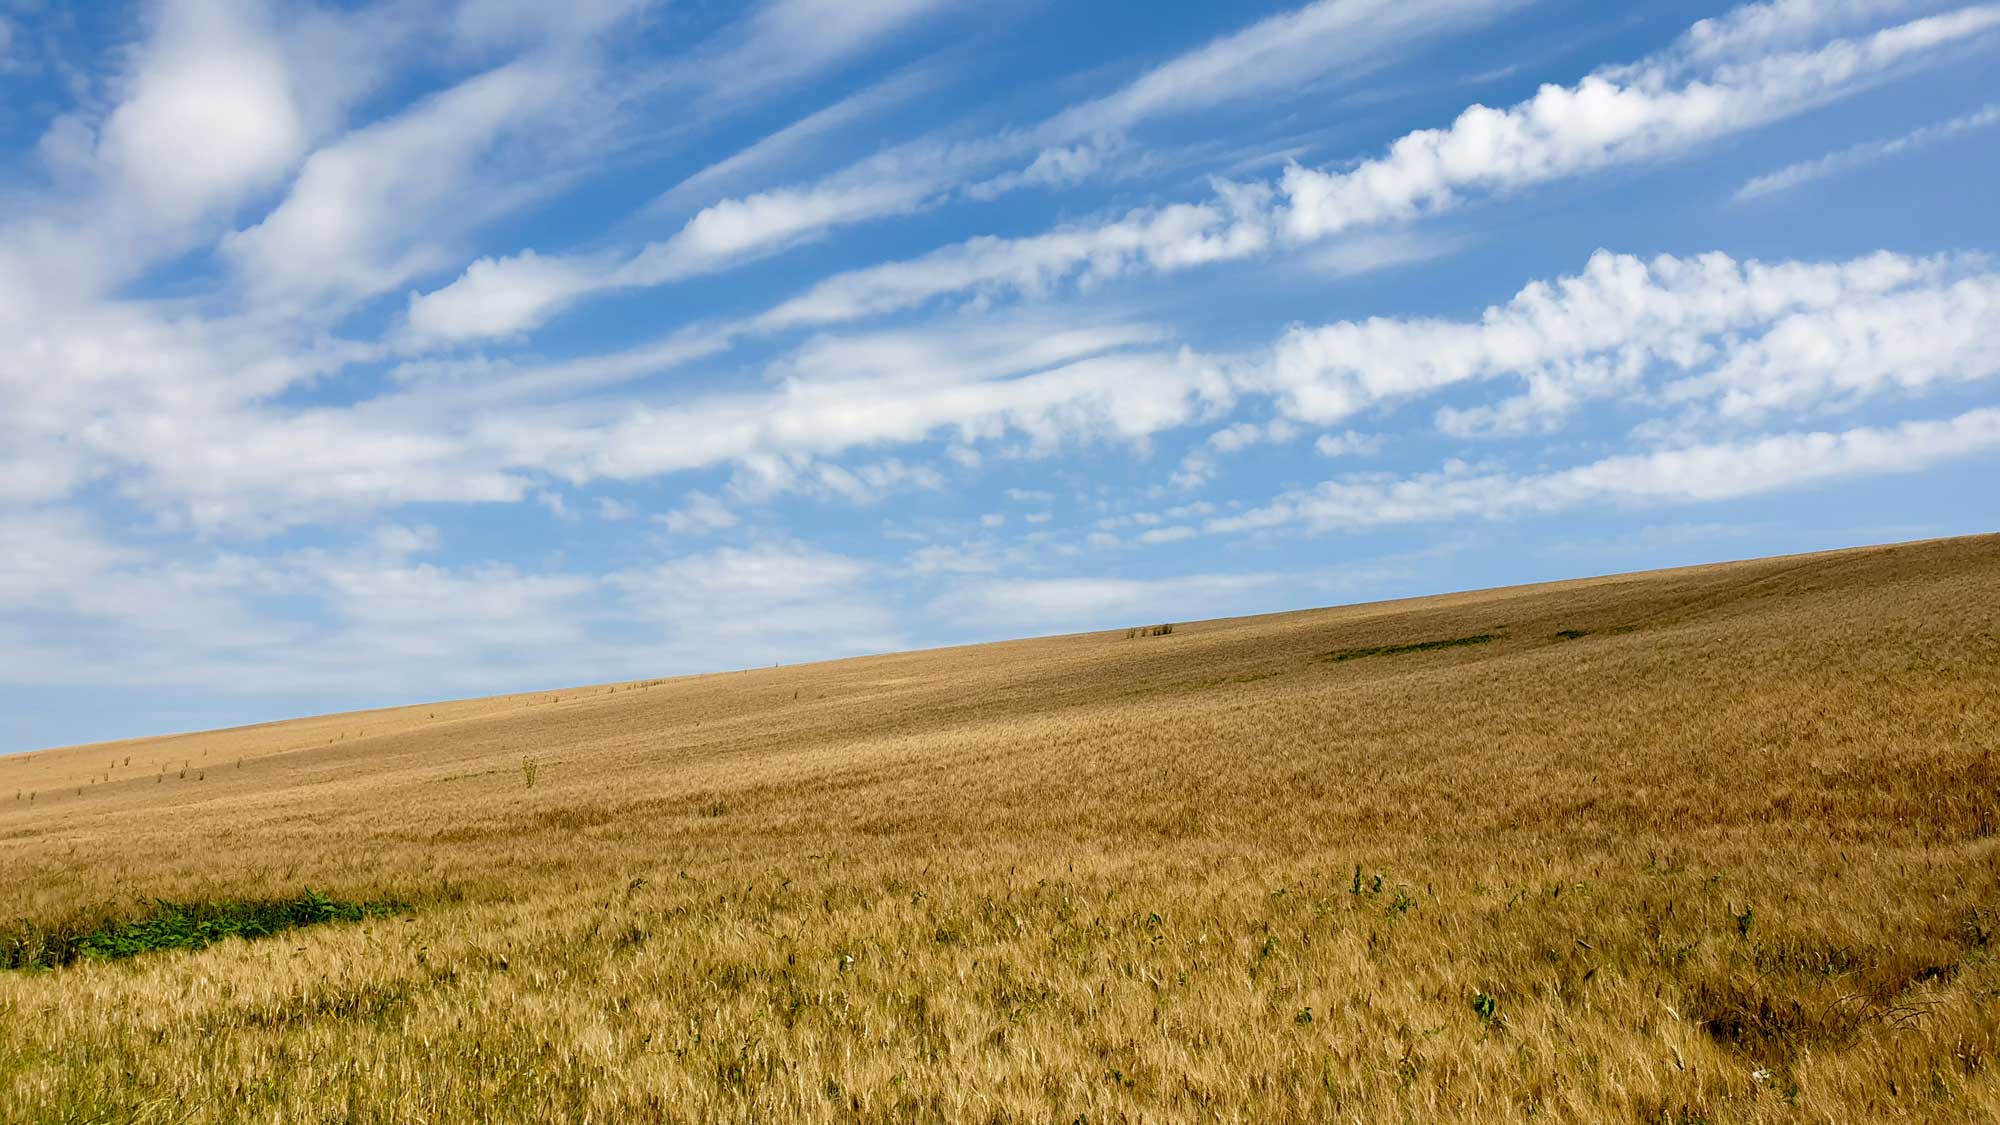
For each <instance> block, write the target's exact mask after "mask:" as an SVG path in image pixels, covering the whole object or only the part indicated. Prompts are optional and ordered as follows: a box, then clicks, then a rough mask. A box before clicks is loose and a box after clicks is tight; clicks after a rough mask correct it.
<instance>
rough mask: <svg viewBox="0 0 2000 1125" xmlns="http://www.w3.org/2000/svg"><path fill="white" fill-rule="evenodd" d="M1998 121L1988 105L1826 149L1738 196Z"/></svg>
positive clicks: (1998, 108)
mask: <svg viewBox="0 0 2000 1125" xmlns="http://www.w3.org/2000/svg"><path fill="white" fill-rule="evenodd" d="M1994 125H2000V105H1989V106H1986V107H1985V108H1983V109H1980V110H1979V111H1977V112H1975V113H1967V114H1962V115H1960V116H1958V117H1953V118H1951V119H1949V120H1946V121H1940V122H1938V123H1937V124H1935V125H1925V126H1922V127H1921V128H1917V129H1912V130H1910V131H1909V132H1907V133H1904V134H1903V135H1902V136H1900V137H1893V138H1891V139H1889V140H1886V141H1864V142H1862V143H1861V144H1857V145H1851V146H1849V147H1847V148H1844V149H1841V150H1840V151H1838V152H1830V153H1828V154H1826V155H1825V156H1822V157H1819V158H1817V159H1815V160H1803V161H1800V162H1799V163H1797V164H1787V165H1786V166H1784V167H1783V168H1780V169H1778V170H1777V171H1775V172H1766V173H1765V174H1763V175H1761V176H1758V177H1756V178H1755V179H1752V180H1748V181H1746V182H1745V183H1744V185H1743V186H1742V187H1740V188H1738V189H1736V198H1737V199H1738V200H1749V199H1758V198H1761V197H1763V196H1767V195H1776V194H1777V193H1779V192H1784V191H1791V190H1793V189H1795V188H1800V187H1804V186H1805V185H1807V184H1810V183H1813V182H1815V181H1818V180H1824V179H1826V178H1827V177H1829V176H1837V175H1839V174H1841V173H1842V172H1850V171H1853V170H1854V169H1856V168H1863V167H1866V166H1868V165H1870V164H1874V163H1877V162H1879V161H1883V160H1887V159H1889V158H1891V157H1894V156H1900V155H1901V154H1903V153H1905V152H1912V151H1915V150H1917V149H1920V148H1927V147H1929V146H1931V145H1934V144H1938V143H1940V142H1942V141H1948V140H1951V139H1952V138H1954V137H1958V136H1961V135H1963V134H1965V133H1970V132H1973V131H1974V130H1977V129H1986V128H1990V127H1992V126H1994Z"/></svg>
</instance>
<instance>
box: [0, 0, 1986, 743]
mask: <svg viewBox="0 0 2000 1125" xmlns="http://www.w3.org/2000/svg"><path fill="white" fill-rule="evenodd" d="M1996 61H2000V4H1994V3H1971V4H1967V3H1962V2H1957V3H1952V2H1947V3H1934V2H1928V0H1767V2H1762V3H1750V4H1744V5H1739V6H1733V7H1732V6H1729V5H1727V4H1722V3H1695V2H1687V0H1672V2H1663V3H1654V4H1645V5H1614V4H1602V3H1596V2H1581V0H1320V2H1318V3H1311V4H1306V5H1304V6H1288V5H1283V4H1256V3H1243V4H1229V5H1220V4H1166V3H1157V2H1153V3H1143V4H1141V3H1113V2H1099V3H1088V4H1057V3H1049V2H1040V3H1037V2H1024V3H1009V4H969V3H954V2H951V0H761V2H757V3H752V4H748V5H740V6H739V5H729V4H722V3H692V2H690V3H679V4H676V3H671V2H660V3H648V2H646V0H571V2H569V3H565V4H560V5H548V4H543V3H540V2H538V0H456V2H454V0H383V2H378V3H373V4H320V5H315V4H310V3H303V2H299V3H290V2H287V3H254V2H250V0H164V2H159V3H147V4H139V5H129V6H128V5H98V6H91V5H67V4H57V3H50V2H46V0H0V87H4V90H5V98H4V99H0V146H4V151H5V156H4V159H0V750H10V749H12V750H19V749H29V748H33V747H37V746H44V745H54V744H61V743H69V742H77V741H87V740H96V739H104V738H112V737H119V736H126V735H135V734H146V733H156V732H162V731H165V730H170V729H189V728H197V727H205V726H215V725H224V724H233V723H241V722H251V721H258V720H263V719H270V718H278V717H284V716H288V715H293V714H299V713H304V712H312V711H324V710H336V709H347V708H356V707H365V706H376V705H386V704H392V703H399V702H411V701H417V700H423V699H431V698H440V697H450V696H463V695H472V694H484V693H491V692H500V691H508V690H521V689H531V688H539V687H550V686H557V685H563V684H572V683H584V682H595V681H605V680H612V679H623V678H638V677H651V676H660V675H667V674H674V673H682V672H694V671H704V670H720V669H729V668H739V667H747V666H756V665H768V664H771V663H774V662H779V661H783V662H793V661H800V660H808V659H817V658H823V657H832V656H841V655H848V654H852V653H859V652H871V651H882V650H890V649H899V648H906V647H916V646H929V645H939V644H952V643H960V642H970V641H980V640H990V639H998V638H1004V637H1012V636H1021V635H1029V634H1037V633H1049V632H1068V631H1076V630H1083V629H1093V628H1106V627H1120V626H1126V625H1133V624H1140V623H1144V622H1150V621H1157V620H1188V619H1193V618H1200V617H1210V616H1217V615H1224V614H1235V613H1247V612H1260V611H1269V610H1280V609H1289V608H1299V607H1304V606H1311V605H1324V604H1330V603H1338V602H1349V601H1361V600H1371V599H1376V598H1383V597H1395V596H1403V595H1408V594H1417V593H1426V592H1433V591H1441V590H1447V589H1458V588H1465V587H1475V586H1486V585H1495V584H1504V583H1512V582H1521V581H1531V580H1540V579H1550V578H1560V577H1567V576H1573V575H1582V574H1592V573H1604V572H1609V571H1619V570H1629V569H1639V568H1646V567H1654V566H1664V565H1676V564H1684V563H1692V562H1701V561H1710V560H1716V559H1723V558H1739V557H1747V556H1755V555H1764V554H1773V553H1780V552H1786V551H1796V550H1809V549H1817V548H1824V547H1834V546H1845V545H1852V544H1859V543H1867V542H1881V541H1888V540H1896V539H1909V538H1917V537H1924V536H1933V535H1951V534H1963V533H1972V532H1983V531H1990V530H1993V529H1994V526H1995V515H1996V509H2000V501H1996V497H2000V489H1995V488H1994V486H1993V480H1994V471H1995V469H1996V467H2000V400H1996V396H1995V391H1994V388H1995V382H1994V380H1995V377H1996V376H2000V272H1996V266H1995V262H1994V260H1993V257H1992V255H1993V253H1994V251H1995V250H1996V249H2000V219H1996V216H1995V208H1994V206H1993V200H1994V199H1995V198H1996V182H2000V146H1996V143H1995V142H1996V139H2000V82H1996V81H1995V80H1994V78H1993V75H1994V74H1996V73H2000V68H1996Z"/></svg>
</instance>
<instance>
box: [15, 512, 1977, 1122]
mask: <svg viewBox="0 0 2000 1125" xmlns="http://www.w3.org/2000/svg"><path fill="white" fill-rule="evenodd" d="M1133 624H1134V625H1135V626H1136V625H1139V624H1140V623H1137V622H1135V623H1133ZM1147 624H1151V623H1147ZM1996 749H2000V536H1986V537H1977V538H1966V539H1955V540H1942V541H1932V542H1924V543H1912V544H1903V545H1897V546H1893V547H1877V548H1864V549H1857V550H1852V551H1841V552H1831V553H1824V554H1816V555H1805V556H1795V557H1788V558H1779V559H1767V560H1759V561H1752V562H1740V563H1729V564H1722V565H1716V566H1708V567H1699V568H1690V569H1681V570H1672V571H1660V572H1652V573H1645V574H1633V575H1622V576H1616V577H1608V578H1596V579H1586V580H1580V581H1575V582H1566V583H1555V584H1546V585H1537V586H1526V587H1517V588H1510V589H1500V590H1490V591H1481V592H1474V593H1462V594H1453V595H1447V596H1441V597H1433V598H1423V599H1414V600H1405V601H1398V602H1388V603H1380V604H1372V605H1359V606H1349V607H1342V608H1335V609H1322V610H1311V611H1305V612H1298V613H1288V614H1281V615H1275V616H1266V617H1256V618H1242V619H1233V620H1223V621H1209V622H1194V623H1188V622H1179V623H1175V628H1174V630H1173V631H1172V632H1171V633H1169V634H1167V635H1132V631H1131V630H1125V629H1121V630H1117V631H1114V632H1108V633H1092V634H1081V635H1074V636H1065V637H1054V638H1048V639H1041V640H1030V641H1019V642H1010V643H1003V644H993V645H984V646H978V647H968V648H957V649H946V650H939V651H930V652H916V653H906V654H898V655H890V656H879V657H868V658H861V659H852V660H843V661H837V662H831V663H824V664H815V665H807V666H798V667H784V668H772V669H760V670H754V671H747V672H737V673H729V674H717V675H708V676H697V677H686V678H678V679H669V680H657V681H646V682H638V683H624V684H613V685H602V686H595V687H584V688H564V689H560V690H552V691H548V692H543V693H536V694H531V695H517V696H508V697H501V698H492V699H480V700H471V701H464V702H454V703H440V704H436V705H429V706H418V707H408V708H401V709H397V710H387V711H376V712H367V713H357V714H346V715H336V716H326V717H319V718H310V719H301V720H298V721H294V722H284V723H276V724H270V725H265V726H258V727H249V728H243V729H238V730H229V731H219V732H214V733H207V734H193V735H182V736H174V737H167V738H158V739H147V740H138V741H132V742H124V743H113V744H103V745H95V746H85V747H74V748H67V749H61V750H50V751H43V752H38V753H34V754H29V755H17V756H14V757H9V758H4V759H0V902H3V903H4V904H5V905H4V908H0V927H6V928H5V929H4V930H0V941H8V942H13V943H14V945H15V947H16V948H17V949H19V948H22V947H24V945H23V943H27V942H31V941H35V940H41V939H42V938H45V937H46V936H47V935H49V934H54V933H61V932H65V928H68V929H69V930H76V929H78V928H79V927H85V926H87V925H92V924H98V923H101V922H104V921H105V920H107V919H109V920H114V921H115V920H117V919H120V918H126V917H130V916H136V915H137V914H138V913H139V912H141V911H143V910H144V909H146V907H147V904H148V903H151V902H153V901H155V900H159V899H168V900H173V901H177V902H199V901H207V900H222V899H230V898H242V897H255V896H281V895H287V894H296V893H298V892H299V890H300V888H302V887H311V888H313V889H314V890H315V891H317V892H320V893H323V894H328V895H333V896H336V897H339V898H342V899H345V900H357V901H358V900H367V901H376V900H379V901H392V902H394V903H396V904H398V905H397V908H396V909H395V910H393V911H391V912H389V913H386V914H379V915H372V916H369V917H365V918H362V919H361V920H359V921H351V922H336V923H329V924H326V925H319V926H312V927H309V928H300V929H294V930H289V931H286V932H284V933H281V934H277V935H275V936H271V937H266V938H262V939H260V940H254V941H253V940H243V939H241V938H229V939H226V940H223V941H220V942H218V943H216V944H213V945H209V946H208V947H207V948H204V949H199V950H178V951H173V950H169V951H162V952H152V953H145V954H142V955H139V956H135V957H130V958H124V959H116V960H113V959H103V958H95V957H84V958H79V959H77V960H75V961H74V962H72V963H69V964H67V965H64V966H62V967H57V968H47V969H35V968H32V967H30V968H27V969H22V970H15V971H0V1120H5V1121H8V1122H24V1123H25V1122H98V1121H105V1122H109V1121H120V1122H122V1121H143V1122H182V1121H185V1122H224V1121H229V1122H235V1121H247V1122H281V1123H290V1122H336V1121H337V1122H407V1121H439V1122H474V1121H578V1122H586V1121H587V1122H605V1123H613V1122H628V1121H792V1120H797V1121H836V1120H838V1121H848V1120H856V1121H923V1120H938V1121H978V1122H984V1121H996V1122H1000V1121H1007V1122H1013V1121H1019V1122H1031V1121H1032V1122H1044V1121H1057V1122H1077V1121H1087V1122H1092V1123H1096V1122H1113V1121H1153V1122H1177V1121H1223V1122H1252V1121H1358V1122H1376V1121H1507V1120H1526V1119H1531V1118H1532V1119H1545V1120H1556V1121H1639V1122H1674V1123H1692V1122H1724V1121H1825V1122H1850V1121H1864V1120H1866V1121H1886V1120H1910V1121H1968V1122H1970V1121H1993V1120H1996V1119H2000V1081H1996V1070H2000V1059H1996V1055H2000V966H1996V964H1995V961H1994V943H1993V938H1994V934H1995V931H1996V928H2000V840H1996V836H1997V835H2000V765H1996V761H1995V751H1996Z"/></svg>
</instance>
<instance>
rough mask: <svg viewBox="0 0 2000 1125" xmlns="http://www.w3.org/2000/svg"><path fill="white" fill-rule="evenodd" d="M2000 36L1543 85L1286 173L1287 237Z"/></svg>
mask: <svg viewBox="0 0 2000 1125" xmlns="http://www.w3.org/2000/svg"><path fill="white" fill-rule="evenodd" d="M1995 26H2000V6H1993V5H1982V6H1974V7H1969V8H1963V9H1960V10H1958V11H1955V12H1952V13H1949V14H1946V15H1940V16H1932V17H1926V18H1924V19H1919V20H1913V21H1911V22H1909V23H1906V24H1902V25H1899V26H1897V27H1892V28H1887V29H1885V30H1882V31H1878V32H1875V33H1874V34H1872V35H1868V36H1866V37H1864V38H1861V39H1857V40H1835V41H1834V42H1832V43H1828V44H1826V45H1825V46H1822V47H1819V48H1817V49H1814V50H1811V51H1802V52H1792V53H1787V54H1776V55H1766V56H1761V57H1758V58H1755V59H1752V60H1750V61H1747V62H1742V63H1729V64H1726V65H1724V66H1722V67H1721V68H1719V69H1717V70H1716V71H1714V72H1713V73H1712V74H1711V75H1710V76H1708V77H1706V78H1703V79H1697V80H1693V81H1689V82H1686V83H1684V84H1680V85H1673V84H1671V81H1670V74H1669V71H1668V69H1667V67H1666V66H1665V65H1664V64H1660V65H1655V66H1651V67H1640V68H1638V69H1636V70H1630V71H1626V72H1621V73H1620V74H1618V75H1617V76H1616V77H1610V76H1606V75H1603V74H1599V75H1592V76H1590V77H1588V78H1585V79H1584V80H1583V81H1582V82H1580V83H1578V84H1577V85H1575V86H1569V87H1565V86H1555V85H1549V86H1543V87H1542V88H1541V90H1539V91H1538V92H1537V93H1536V94H1535V96H1534V97H1533V98H1531V99H1529V100H1528V101H1526V102H1523V103H1521V104H1519V105H1517V106H1514V107H1513V108H1511V109H1505V110H1500V109H1489V108H1487V107H1486V106H1473V107H1472V108H1471V109H1468V110H1466V111H1465V112H1464V113H1463V114H1461V115H1459V117H1458V120H1456V121H1454V122H1453V123H1452V124H1451V126H1450V127H1448V128H1444V129H1425V130H1419V131H1418V132H1414V133H1410V134H1408V135H1406V136H1404V137H1403V138H1401V139H1400V140H1398V141H1396V142H1395V143H1394V144H1392V145H1391V146H1390V147H1389V151H1388V153H1387V155H1384V156H1381V157H1377V158H1375V159H1373V160H1368V161H1364V162H1362V163H1361V164H1360V165H1358V166H1357V167H1355V168H1353V169H1350V170H1347V171H1342V172H1316V171H1311V170H1308V169H1305V168H1298V167H1293V168H1291V169H1289V170H1287V172H1286V173H1285V177H1284V194H1285V196H1286V199H1287V206H1286V208H1285V211H1284V216H1283V221H1284V228H1285V231H1286V233H1287V234H1288V235H1289V236H1290V237H1292V238H1294V239H1298V240H1301V241H1304V240H1311V239H1318V238H1325V237H1327V236H1329V235H1333V234H1338V233H1340V232H1342V231H1345V230H1348V229H1351V228H1354V227H1358V226H1365V225H1372V224H1377V223H1383V222H1394V221H1402V220H1407V219H1411V218H1415V217H1417V216H1419V215H1422V214H1429V213H1435V212H1438V211H1442V210H1445V209H1447V208H1450V207H1452V206H1454V205H1455V204H1456V203H1457V202H1458V201H1459V198H1460V195H1461V193H1463V192H1466V191H1468V190H1479V191H1507V190H1512V189H1518V188H1521V187H1524V186H1527V185H1529V184H1535V183H1542V182H1545V181H1549V180H1554V179H1560V178H1564V177H1567V176H1572V175H1576V174H1577V173H1580V172H1586V171H1590V170H1593V169H1598V168H1602V167H1605V166H1607V165H1610V164H1615V163H1628V162H1632V161H1637V160H1644V159H1649V158H1652V157H1657V156H1662V155H1666V154H1668V153H1672V152H1676V151H1679V150H1681V149H1685V148H1687V147H1690V146H1692V145H1695V144H1698V143H1700V142H1703V141H1707V140H1712V139H1714V138H1716V137H1719V136H1722V135H1725V134H1728V133H1735V132H1741V131H1743V130H1746V129H1750V128H1753V127H1755V126H1759V125H1764V124H1768V123H1770V122H1772V121H1775V120H1778V119H1780V118H1783V117H1787V116H1790V115H1792V114H1796V113H1799V112H1801V111H1803V110H1806V109H1810V108H1812V107H1814V106H1818V105H1822V104H1825V103H1826V102H1828V101H1831V100H1833V99H1835V98H1838V97H1840V96H1842V95H1845V94H1848V93H1852V92H1853V91H1854V90H1856V89H1858V88H1860V86H1861V85H1862V84H1863V83H1865V82H1867V81H1869V80H1871V79H1873V78H1876V77H1878V76H1880V75H1881V74H1883V73H1884V72H1886V71H1887V70H1888V69H1889V68H1891V67H1893V66H1895V65H1896V64H1898V63H1902V62H1905V61H1907V60H1909V59H1912V58H1916V57H1918V56H1920V55H1922V54H1923V53H1925V52H1927V51H1931V50H1934V49H1936V48H1938V47H1940V46H1943V45H1946V44H1949V43H1953V42H1957V41H1960V40H1964V39H1967V38H1970V37H1972V36H1974V35H1977V34H1979V33H1981V32H1984V31H1987V30H1989V29H1991V28H1993V27H1995Z"/></svg>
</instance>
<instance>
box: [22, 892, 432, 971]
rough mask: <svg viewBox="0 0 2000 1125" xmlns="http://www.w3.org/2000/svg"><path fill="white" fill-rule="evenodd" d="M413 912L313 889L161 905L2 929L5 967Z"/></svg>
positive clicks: (131, 953) (56, 963) (110, 956)
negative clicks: (123, 914)
mask: <svg viewBox="0 0 2000 1125" xmlns="http://www.w3.org/2000/svg"><path fill="white" fill-rule="evenodd" d="M408 910H409V906H408V905H407V904H405V903H401V902H394V901H388V900H374V901H365V902H347V901H343V900H341V899H336V898H331V897H329V896H327V895H323V894H320V893H319V892H318V891H315V890H313V889H311V888H310V887H308V888H306V889H304V890H303V891H301V892H300V893H299V894H298V895H297V896H296V897H293V898H275V899H243V900H235V899H220V900H215V901H210V902H168V901H166V900H164V899H161V900H156V901H155V902H154V903H153V904H152V910H151V911H150V912H149V913H147V914H145V915H143V916H141V917H138V918H113V917H108V916H100V917H95V918H87V919H72V920H71V921H69V922H66V923H59V924H56V925H40V924H36V923H32V922H26V923H16V924H14V925H12V926H8V927H6V928H5V929H4V930H0V968H7V969H53V968H57V967H60V966H63V965H68V964H71V963H72V962H75V961H78V960H95V961H115V960H118V959H120V958H125V957H136V956H138V955H139V954H141V953H151V952H153V951H154V950H159V949H201V948H203V947H205V946H209V945H213V944H215V943H216V942H218V941H222V940H224V939H225V938H232V937H240V938H244V939H246V940H249V939H255V938H261V937H269V936H270V935H272V934H277V933H283V932H284V931H286V930H295V929H298V928H299V927H301V926H316V925H320V924H322V923H325V922H359V921H361V920H362V919H364V918H379V917H383V916H385V915H390V914H400V913H404V912H406V911H408Z"/></svg>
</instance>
